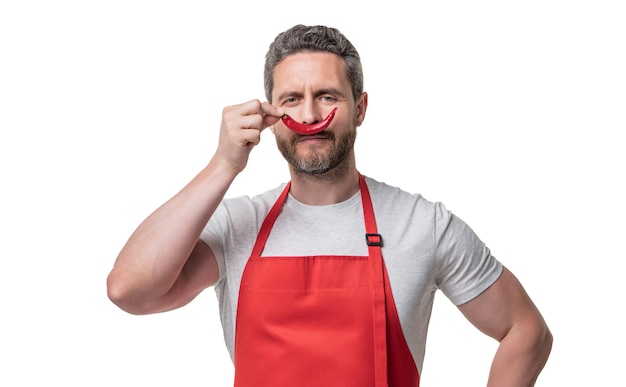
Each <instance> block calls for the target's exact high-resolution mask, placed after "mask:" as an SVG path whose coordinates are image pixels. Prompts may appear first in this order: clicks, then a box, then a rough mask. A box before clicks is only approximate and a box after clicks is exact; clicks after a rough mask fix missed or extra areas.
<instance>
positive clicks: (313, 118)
mask: <svg viewBox="0 0 626 387" xmlns="http://www.w3.org/2000/svg"><path fill="white" fill-rule="evenodd" d="M321 120H322V115H321V112H320V109H319V108H318V106H317V104H316V103H315V101H313V100H311V99H307V100H306V101H304V103H303V104H302V110H301V111H300V122H302V123H303V124H309V125H310V124H314V123H316V122H318V121H321Z"/></svg>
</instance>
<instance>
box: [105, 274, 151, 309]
mask: <svg viewBox="0 0 626 387" xmlns="http://www.w3.org/2000/svg"><path fill="white" fill-rule="evenodd" d="M106 285H107V296H108V298H109V300H111V302H112V303H113V304H115V305H116V306H117V307H119V308H120V309H122V310H123V311H125V312H127V313H130V314H135V315H140V314H145V312H143V311H142V308H141V307H139V305H138V303H137V301H136V300H137V297H136V294H135V292H134V291H133V289H132V287H131V286H130V285H129V283H128V282H126V281H123V280H121V279H120V278H118V277H117V276H116V275H115V273H113V272H112V273H111V274H109V276H108V277H107V284H106Z"/></svg>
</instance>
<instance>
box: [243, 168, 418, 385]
mask: <svg viewBox="0 0 626 387" xmlns="http://www.w3.org/2000/svg"><path fill="white" fill-rule="evenodd" d="M359 184H360V189H361V199H362V202H363V214H364V217H365V230H366V235H365V238H364V240H363V243H367V245H368V250H369V256H304V257H283V256H281V257H263V258H261V253H262V251H263V248H264V247H265V242H266V241H267V238H268V236H269V234H270V231H271V229H272V226H273V225H274V222H275V221H276V219H277V218H278V215H279V214H280V211H281V208H282V206H283V203H284V202H285V199H286V197H287V195H288V193H289V187H290V184H287V186H286V187H285V189H284V191H283V192H282V194H281V195H280V197H279V198H278V200H277V201H276V203H275V204H274V206H273V207H272V209H271V210H270V211H269V213H268V214H267V217H266V218H265V221H264V222H263V225H262V226H261V230H260V231H259V235H258V237H257V240H256V243H255V245H254V248H253V250H252V254H251V256H250V259H249V260H248V262H247V264H246V267H245V269H244V272H243V275H242V278H241V287H240V290H239V301H238V306H237V321H236V330H235V360H234V362H235V387H296V386H297V387H335V386H336V387H350V386H354V387H369V386H371V387H387V386H390V387H417V386H419V374H418V371H417V368H416V365H415V362H414V361H413V357H412V355H411V352H410V351H409V347H408V345H407V344H406V341H405V339H404V335H403V333H402V329H401V327H400V320H399V318H398V313H397V311H396V306H395V303H394V301H393V295H392V294H391V288H390V286H389V279H388V277H387V272H386V269H385V265H384V263H383V259H382V255H381V246H382V237H381V236H380V235H379V234H378V232H377V229H376V220H375V218H374V211H373V207H372V202H371V199H370V195H369V190H368V188H367V185H366V184H365V179H364V178H363V176H360V180H359Z"/></svg>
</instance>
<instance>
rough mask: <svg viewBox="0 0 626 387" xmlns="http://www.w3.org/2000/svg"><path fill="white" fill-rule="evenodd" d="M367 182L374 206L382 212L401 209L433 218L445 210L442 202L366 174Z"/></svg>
mask: <svg viewBox="0 0 626 387" xmlns="http://www.w3.org/2000/svg"><path fill="white" fill-rule="evenodd" d="M365 182H366V183H367V188H368V190H369V191H370V195H371V197H372V203H373V205H374V207H375V208H377V209H379V210H380V211H382V212H387V211H394V210H398V209H401V210H402V211H403V212H407V211H408V212H409V213H412V214H413V215H417V214H419V215H420V216H429V217H431V219H432V218H433V217H434V216H435V215H436V214H437V213H439V212H441V211H445V206H444V205H443V204H442V203H440V202H432V201H430V200H427V199H426V198H424V197H423V196H422V195H421V194H420V193H411V192H408V191H406V190H404V189H402V188H399V187H396V186H393V185H389V184H387V183H384V182H381V181H378V180H376V179H374V178H371V177H369V176H365Z"/></svg>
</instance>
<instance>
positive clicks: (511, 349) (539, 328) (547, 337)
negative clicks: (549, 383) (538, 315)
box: [487, 320, 552, 387]
mask: <svg viewBox="0 0 626 387" xmlns="http://www.w3.org/2000/svg"><path fill="white" fill-rule="evenodd" d="M551 348H552V334H551V333H550V331H549V329H548V327H547V326H546V325H545V323H544V322H543V320H540V321H536V322H532V323H528V324H525V326H524V324H519V326H516V327H515V326H514V327H513V328H512V329H511V330H510V331H509V332H508V334H507V335H506V336H505V337H504V338H503V339H502V340H501V341H500V345H499V347H498V350H497V352H496V355H495V357H494V360H493V363H492V366H491V371H490V374H489V382H488V384H487V386H488V387H496V386H497V387H530V386H534V385H535V382H536V380H537V377H538V376H539V373H540V372H541V370H542V369H543V367H544V366H545V364H546V362H547V360H548V356H549V355H550V351H551Z"/></svg>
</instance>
